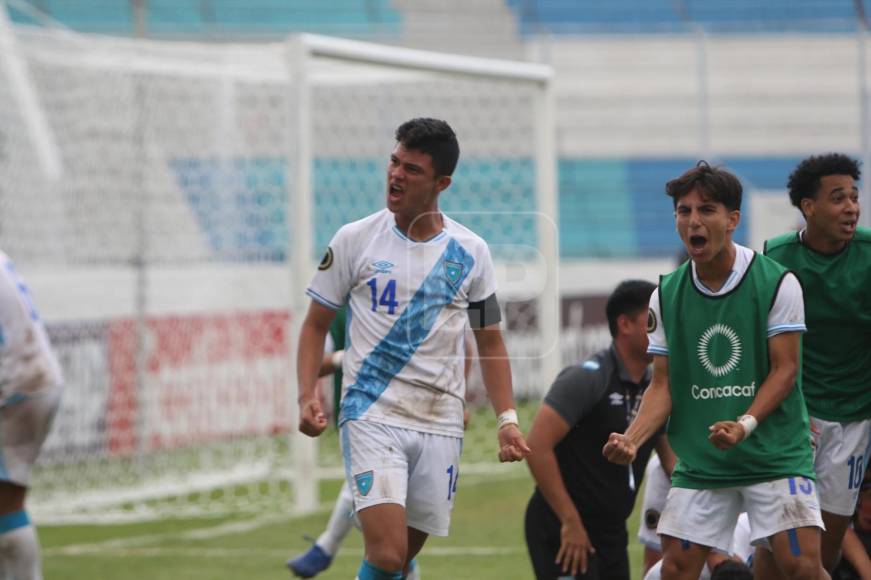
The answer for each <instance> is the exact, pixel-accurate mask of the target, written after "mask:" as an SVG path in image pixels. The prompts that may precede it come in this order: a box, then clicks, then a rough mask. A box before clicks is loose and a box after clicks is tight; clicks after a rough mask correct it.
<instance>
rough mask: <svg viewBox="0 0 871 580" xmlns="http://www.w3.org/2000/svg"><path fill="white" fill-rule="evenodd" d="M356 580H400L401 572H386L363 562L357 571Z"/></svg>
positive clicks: (365, 561)
mask: <svg viewBox="0 0 871 580" xmlns="http://www.w3.org/2000/svg"><path fill="white" fill-rule="evenodd" d="M357 580H402V570H398V571H396V572H388V571H387V570H382V569H381V568H378V567H377V566H373V565H372V564H370V563H369V562H368V561H367V560H363V563H362V564H360V569H359V570H357Z"/></svg>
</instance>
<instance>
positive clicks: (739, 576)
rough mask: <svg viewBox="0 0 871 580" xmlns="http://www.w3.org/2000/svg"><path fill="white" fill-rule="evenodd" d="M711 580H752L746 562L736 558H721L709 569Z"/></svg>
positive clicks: (751, 573) (751, 574)
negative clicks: (720, 560) (721, 559)
mask: <svg viewBox="0 0 871 580" xmlns="http://www.w3.org/2000/svg"><path fill="white" fill-rule="evenodd" d="M711 580H753V572H752V571H751V570H750V567H749V566H748V565H747V564H744V563H742V562H738V561H737V560H723V561H722V562H720V563H719V564H717V565H716V566H714V569H713V570H712V571H711Z"/></svg>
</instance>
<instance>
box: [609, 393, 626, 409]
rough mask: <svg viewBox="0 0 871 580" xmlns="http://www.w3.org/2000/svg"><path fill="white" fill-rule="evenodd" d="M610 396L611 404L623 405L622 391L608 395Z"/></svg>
mask: <svg viewBox="0 0 871 580" xmlns="http://www.w3.org/2000/svg"><path fill="white" fill-rule="evenodd" d="M608 398H609V399H611V406H613V407H619V406H621V405H623V395H622V394H621V393H611V394H610V395H608Z"/></svg>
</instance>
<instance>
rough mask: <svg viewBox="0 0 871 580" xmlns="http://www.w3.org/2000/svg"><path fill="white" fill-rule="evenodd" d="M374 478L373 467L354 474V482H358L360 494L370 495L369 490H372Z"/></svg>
mask: <svg viewBox="0 0 871 580" xmlns="http://www.w3.org/2000/svg"><path fill="white" fill-rule="evenodd" d="M374 480H375V476H374V474H373V473H372V470H371V469H370V470H369V471H364V472H363V473H358V474H357V475H355V476H354V482H355V483H356V484H357V491H359V492H360V495H363V496H365V495H369V492H370V491H372V482H373V481H374Z"/></svg>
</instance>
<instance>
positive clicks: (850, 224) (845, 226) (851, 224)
mask: <svg viewBox="0 0 871 580" xmlns="http://www.w3.org/2000/svg"><path fill="white" fill-rule="evenodd" d="M856 223H857V222H856V220H847V221H843V222H841V229H842V230H843V231H844V232H845V233H848V234H852V233H853V232H855V231H856Z"/></svg>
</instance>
